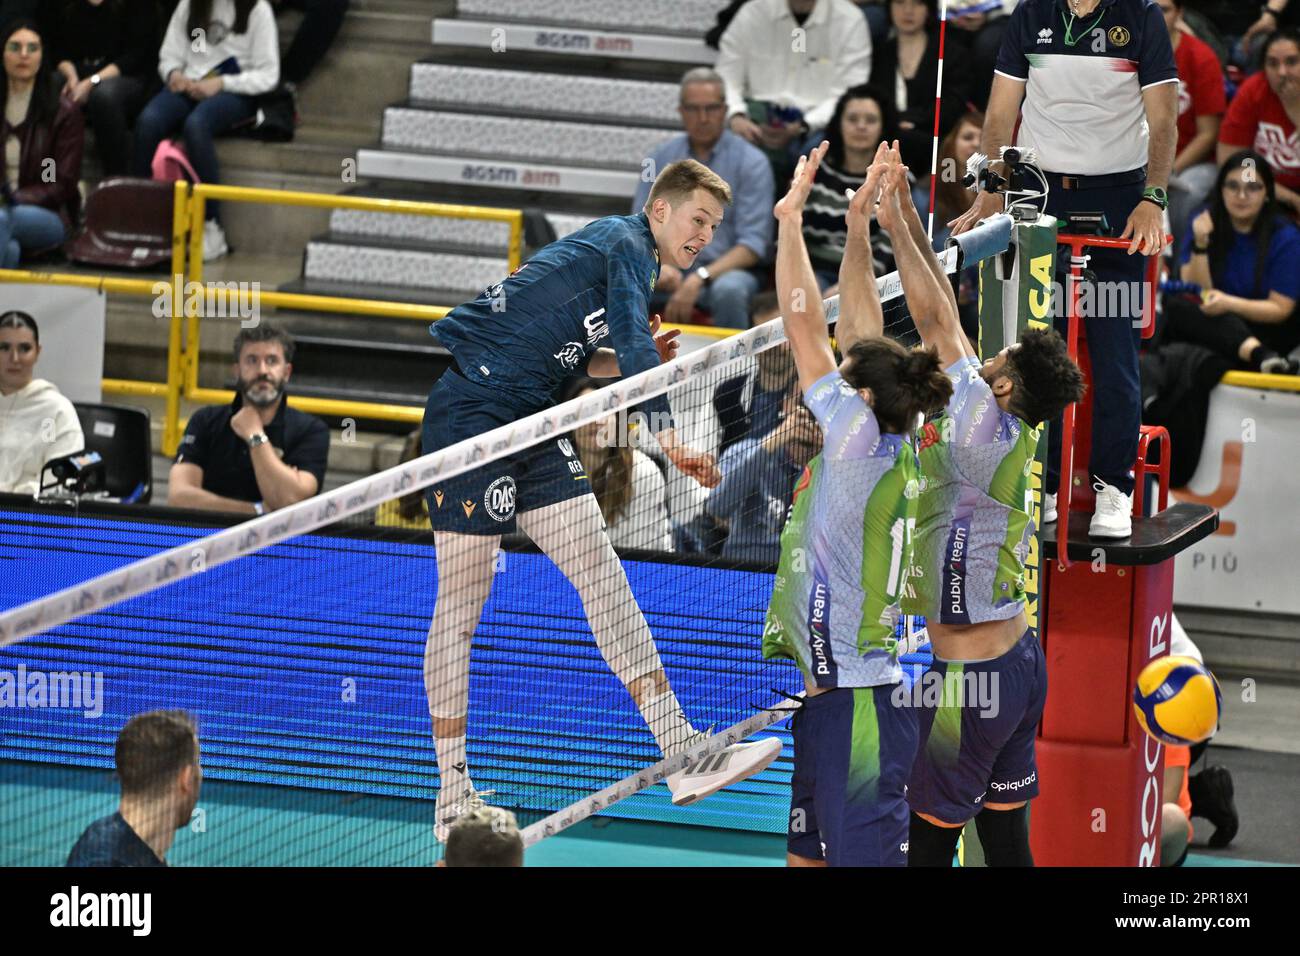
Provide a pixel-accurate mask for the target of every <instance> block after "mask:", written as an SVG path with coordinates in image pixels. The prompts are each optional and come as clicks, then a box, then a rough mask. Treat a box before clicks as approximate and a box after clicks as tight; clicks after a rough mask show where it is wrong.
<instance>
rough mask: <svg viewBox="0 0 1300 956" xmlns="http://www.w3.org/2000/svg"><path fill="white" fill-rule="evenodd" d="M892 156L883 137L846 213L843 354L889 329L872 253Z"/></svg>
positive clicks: (838, 327)
mask: <svg viewBox="0 0 1300 956" xmlns="http://www.w3.org/2000/svg"><path fill="white" fill-rule="evenodd" d="M888 156H889V144H888V143H887V142H884V141H881V143H880V147H879V148H878V149H877V150H876V158H875V161H874V162H873V163H872V164H871V167H870V168H869V169H868V170H867V178H866V181H865V182H863V184H862V186H861V187H860V188H859V189H858V191H857V192H855V193H854V194H853V198H852V199H850V200H849V209H848V212H847V213H845V215H844V221H845V223H846V224H847V225H848V239H847V241H846V242H845V245H844V258H843V259H842V260H841V261H840V283H839V291H840V317H839V321H838V322H836V323H835V339H836V341H837V342H838V343H839V346H840V352H841V353H842V354H847V352H848V351H849V349H851V348H853V346H854V343H857V342H861V341H862V340H863V339H868V338H874V337H875V336H878V335H880V334H881V333H882V332H884V329H885V314H884V311H883V309H882V308H881V305H880V290H879V288H878V287H877V286H876V276H875V268H874V263H873V262H872V257H871V215H872V213H873V212H874V210H875V206H876V199H877V197H878V196H879V194H880V182H881V179H882V178H883V177H884V175H885V173H886V172H888V170H889V165H888V163H887V159H888Z"/></svg>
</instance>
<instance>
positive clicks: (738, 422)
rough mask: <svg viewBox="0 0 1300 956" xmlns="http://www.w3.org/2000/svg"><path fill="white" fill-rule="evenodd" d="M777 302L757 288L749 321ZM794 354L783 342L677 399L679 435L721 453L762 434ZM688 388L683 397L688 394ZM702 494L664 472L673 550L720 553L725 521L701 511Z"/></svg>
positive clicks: (767, 318) (767, 313)
mask: <svg viewBox="0 0 1300 956" xmlns="http://www.w3.org/2000/svg"><path fill="white" fill-rule="evenodd" d="M780 314H781V306H780V303H779V302H778V301H777V297H776V292H775V291H767V292H760V293H759V294H758V295H756V296H754V301H753V302H752V303H750V325H751V326H759V325H763V324H764V323H766V322H771V321H773V320H775V319H779V318H780ZM795 375H796V372H795V367H794V358H793V357H792V356H791V355H790V347H789V346H788V345H779V346H776V347H775V348H769V349H765V350H764V351H762V352H759V353H758V355H757V356H756V357H755V360H754V362H753V364H752V365H748V366H747V367H746V369H745V370H744V371H743V372H742V373H741V374H738V375H734V376H732V377H730V378H728V379H726V380H724V381H723V382H722V383H721V384H719V385H718V387H717V388H716V389H714V390H713V394H712V395H705V396H703V397H704V401H702V402H701V401H697V402H696V403H695V404H693V405H692V404H688V403H687V402H686V401H682V402H680V404H681V405H682V406H683V410H682V411H680V412H679V411H678V409H677V406H676V405H675V406H674V412H675V413H677V414H678V417H679V421H682V425H681V427H682V429H683V431H684V433H685V434H689V435H695V436H697V439H698V444H699V446H700V447H702V448H705V449H707V450H708V451H709V453H711V454H715V455H721V454H723V453H724V452H725V451H726V450H727V449H728V448H730V447H731V446H732V445H734V444H736V442H738V441H741V440H742V439H745V438H762V437H764V436H766V435H767V434H768V433H769V432H770V431H771V430H772V429H773V428H775V427H776V426H777V424H778V422H779V421H780V420H781V409H782V407H783V405H784V403H785V397H786V393H787V392H788V391H789V389H790V386H791V384H792V383H793V382H794V381H795ZM695 394H698V393H691V394H689V395H688V396H684V398H693V397H694V395H695ZM707 501H708V493H707V491H706V490H705V489H702V488H700V486H699V485H698V484H696V483H695V482H691V481H681V480H674V477H673V474H672V472H669V477H668V502H669V517H670V518H671V520H672V521H673V525H674V528H673V535H674V541H675V543H676V550H678V551H685V552H690V553H704V554H721V553H722V545H723V542H724V541H725V540H726V536H727V532H726V525H725V522H722V521H720V520H719V519H717V518H716V517H714V516H713V515H712V514H710V513H709V512H708V511H707V510H705V505H706V503H707Z"/></svg>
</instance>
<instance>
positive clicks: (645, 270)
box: [430, 213, 669, 421]
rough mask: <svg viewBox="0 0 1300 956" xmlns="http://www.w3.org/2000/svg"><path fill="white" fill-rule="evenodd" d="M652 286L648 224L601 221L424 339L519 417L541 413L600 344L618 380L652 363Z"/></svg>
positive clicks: (635, 219) (658, 403) (654, 268)
mask: <svg viewBox="0 0 1300 956" xmlns="http://www.w3.org/2000/svg"><path fill="white" fill-rule="evenodd" d="M658 281H659V251H658V249H657V247H656V246H655V240H654V236H653V235H652V234H651V232H650V220H649V219H648V218H647V217H646V215H645V214H644V213H638V214H637V215H635V216H606V217H605V218H603V219H597V220H596V221H595V222H593V223H591V224H590V225H588V226H586V227H585V228H583V229H580V230H579V231H578V232H576V233H574V234H573V235H571V236H567V237H566V238H564V239H560V240H558V241H556V242H553V243H551V244H550V245H548V246H546V247H545V248H543V249H542V250H541V251H539V252H538V253H537V254H536V255H535V256H533V257H532V258H531V259H529V260H528V261H527V262H525V263H524V264H523V265H522V266H520V267H519V268H518V269H516V270H515V271H514V272H513V273H511V274H510V276H509V277H508V278H506V279H505V280H504V281H503V282H499V283H497V284H496V285H494V286H489V287H488V288H486V289H484V290H483V291H482V292H480V293H479V295H478V297H477V298H475V299H474V300H473V301H471V302H466V303H464V304H463V305H458V306H457V307H456V308H454V309H452V310H451V312H449V313H448V314H447V315H446V317H444V318H442V319H440V320H439V321H437V322H435V323H433V325H432V326H431V327H430V331H431V332H432V333H433V336H434V338H436V339H437V340H438V341H439V342H441V343H442V344H443V345H444V346H446V347H447V349H448V350H449V351H450V352H451V354H452V356H453V357H454V358H455V359H456V364H457V365H458V366H459V367H460V370H461V374H463V375H464V376H465V377H466V378H467V379H469V380H470V381H471V382H474V383H475V384H478V385H482V386H485V387H488V388H491V389H494V390H498V391H500V392H501V393H502V395H503V399H504V400H506V401H508V402H510V403H511V404H513V405H515V406H516V407H518V408H519V409H520V410H521V411H522V412H524V413H527V412H530V411H536V410H538V409H541V408H545V407H546V406H547V405H549V404H550V402H551V396H552V395H553V394H554V392H555V390H556V389H557V388H558V387H559V386H560V385H561V384H562V383H563V382H564V380H565V379H567V378H569V377H570V376H572V375H575V374H581V373H582V372H583V371H584V370H585V369H586V367H587V363H588V362H589V361H590V359H591V356H592V354H593V353H594V352H595V351H596V350H597V349H598V348H600V347H602V346H607V347H610V348H612V349H613V350H614V351H615V352H616V353H617V355H618V367H619V371H620V372H621V373H622V375H623V376H625V377H626V376H630V375H635V374H636V373H637V372H643V371H645V370H646V369H649V368H654V367H655V366H656V365H658V364H659V353H658V351H657V350H656V349H655V343H654V337H653V336H652V335H651V334H650V321H649V317H648V316H649V301H650V294H651V292H653V291H654V287H655V284H656V283H657V282H658ZM643 409H644V411H646V412H647V413H650V414H652V415H653V414H654V413H656V412H658V413H661V414H663V415H664V416H667V414H668V412H669V408H668V400H667V398H666V397H663V396H660V397H659V398H654V399H649V400H647V401H646V402H645V403H644V406H643ZM663 420H664V421H667V420H668V419H667V418H664V419H663Z"/></svg>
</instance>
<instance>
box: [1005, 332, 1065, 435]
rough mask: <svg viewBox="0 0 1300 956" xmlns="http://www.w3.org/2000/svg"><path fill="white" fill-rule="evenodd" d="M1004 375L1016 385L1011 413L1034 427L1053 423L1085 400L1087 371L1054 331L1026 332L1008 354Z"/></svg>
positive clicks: (1012, 395)
mask: <svg viewBox="0 0 1300 956" xmlns="http://www.w3.org/2000/svg"><path fill="white" fill-rule="evenodd" d="M1003 374H1004V375H1006V377H1007V378H1009V379H1011V382H1012V384H1013V385H1014V386H1015V388H1014V390H1013V391H1012V393H1011V401H1010V410H1011V412H1012V414H1014V415H1016V416H1018V417H1020V418H1023V419H1024V420H1025V421H1027V422H1029V423H1030V424H1032V425H1037V424H1039V423H1041V422H1046V421H1051V420H1053V419H1055V418H1056V416H1057V415H1060V414H1061V412H1063V411H1064V410H1065V406H1066V405H1069V404H1070V403H1071V402H1077V401H1078V400H1079V399H1081V398H1083V392H1084V380H1083V372H1082V371H1081V370H1080V369H1079V366H1078V365H1077V364H1076V363H1075V361H1074V359H1072V358H1070V350H1069V348H1068V347H1067V346H1066V344H1065V339H1063V338H1061V336H1060V335H1059V334H1058V333H1057V332H1056V330H1054V329H1026V330H1025V331H1024V333H1023V334H1022V335H1021V336H1020V342H1019V344H1018V345H1017V347H1016V348H1013V349H1012V350H1011V351H1009V352H1008V353H1007V364H1006V366H1005V367H1004V370H1003Z"/></svg>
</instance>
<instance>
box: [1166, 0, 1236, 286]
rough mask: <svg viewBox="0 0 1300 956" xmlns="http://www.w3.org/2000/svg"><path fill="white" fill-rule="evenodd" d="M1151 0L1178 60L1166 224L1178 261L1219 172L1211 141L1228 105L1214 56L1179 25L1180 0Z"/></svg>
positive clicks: (1202, 43)
mask: <svg viewBox="0 0 1300 956" xmlns="http://www.w3.org/2000/svg"><path fill="white" fill-rule="evenodd" d="M1156 3H1157V4H1158V5H1159V7H1160V11H1161V12H1162V13H1163V14H1164V15H1165V26H1166V27H1167V28H1168V30H1169V42H1170V43H1172V44H1173V46H1174V61H1175V62H1176V63H1177V64H1178V152H1177V154H1176V155H1175V156H1174V172H1173V176H1172V177H1171V178H1170V180H1169V223H1170V225H1171V226H1172V227H1173V228H1172V232H1173V235H1174V261H1175V262H1178V261H1180V260H1179V259H1178V256H1179V255H1180V254H1181V252H1182V250H1181V248H1180V244H1181V243H1182V241H1183V235H1184V233H1186V232H1187V223H1188V220H1189V219H1190V218H1191V215H1192V210H1193V209H1196V208H1197V207H1198V206H1200V205H1201V204H1202V203H1204V202H1205V197H1206V196H1208V195H1209V194H1210V190H1211V189H1213V188H1214V180H1215V178H1216V177H1217V175H1218V169H1217V168H1216V166H1215V164H1214V144H1215V143H1216V142H1217V141H1218V139H1219V123H1220V122H1221V121H1222V119H1223V113H1224V110H1225V109H1227V105H1228V104H1227V98H1226V96H1225V95H1224V90H1223V68H1222V67H1221V66H1220V65H1219V58H1218V57H1217V56H1215V55H1214V51H1213V50H1212V49H1210V45H1209V44H1208V43H1206V42H1205V41H1203V40H1200V39H1198V38H1197V37H1196V36H1194V35H1193V34H1192V33H1191V32H1190V31H1189V30H1188V29H1187V27H1186V26H1184V24H1183V0H1156Z"/></svg>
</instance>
